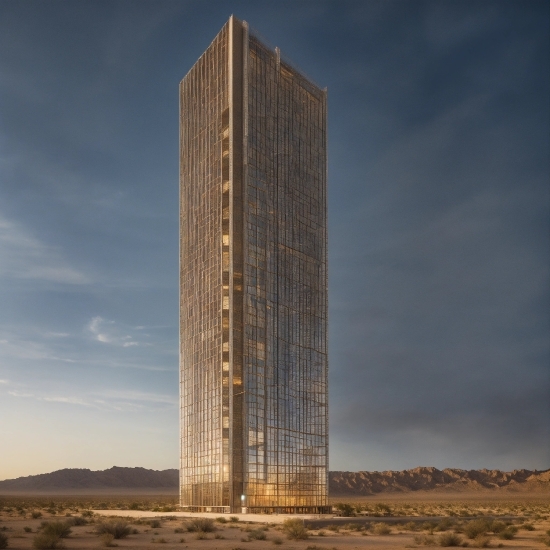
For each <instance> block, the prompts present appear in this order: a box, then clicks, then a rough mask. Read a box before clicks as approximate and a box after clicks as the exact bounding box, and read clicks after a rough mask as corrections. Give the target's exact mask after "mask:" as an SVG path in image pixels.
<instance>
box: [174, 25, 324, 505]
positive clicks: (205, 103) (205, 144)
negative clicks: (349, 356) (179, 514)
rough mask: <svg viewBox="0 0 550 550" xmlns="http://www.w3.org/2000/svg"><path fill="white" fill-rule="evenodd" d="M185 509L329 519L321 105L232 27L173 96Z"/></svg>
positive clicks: (306, 86)
mask: <svg viewBox="0 0 550 550" xmlns="http://www.w3.org/2000/svg"><path fill="white" fill-rule="evenodd" d="M180 148H181V149H180V155H181V157H180V159H181V160H180V231H181V235H180V396H181V401H180V415H181V465H180V467H181V472H180V498H181V505H182V506H189V507H191V508H195V509H203V510H204V509H208V508H210V509H212V510H219V511H222V509H223V510H224V511H238V510H240V508H241V507H247V508H248V510H249V511H276V510H279V511H294V512H299V511H323V510H324V509H325V507H326V506H327V492H328V485H327V476H328V401H327V397H328V395H327V390H328V387H327V369H328V364H327V313H328V307H327V306H328V304H327V231H326V94H325V92H324V91H321V90H319V89H318V88H317V87H316V86H315V85H313V84H312V83H311V82H309V81H308V80H307V79H306V78H304V77H303V76H302V75H301V74H300V73H298V72H297V71H296V70H295V69H293V68H292V67H291V66H290V65H288V64H286V63H284V62H283V61H281V59H280V56H279V53H278V50H276V51H272V50H270V49H269V48H267V47H266V46H265V45H263V44H262V43H261V42H260V41H259V40H258V39H257V38H255V37H254V36H252V35H250V34H249V32H248V28H247V25H246V23H243V22H240V21H238V20H237V19H235V18H233V17H232V18H231V19H230V20H229V21H228V23H227V24H226V25H225V26H224V27H223V29H222V30H221V31H220V33H219V34H218V36H217V37H216V38H215V39H214V41H213V42H212V44H211V45H210V46H209V48H208V49H207V50H206V52H205V53H204V54H203V55H202V56H201V58H200V59H199V60H198V61H197V63H196V64H195V65H194V66H193V68H192V69H191V71H190V72H189V73H188V74H187V76H186V77H185V78H184V79H183V81H182V82H181V85H180Z"/></svg>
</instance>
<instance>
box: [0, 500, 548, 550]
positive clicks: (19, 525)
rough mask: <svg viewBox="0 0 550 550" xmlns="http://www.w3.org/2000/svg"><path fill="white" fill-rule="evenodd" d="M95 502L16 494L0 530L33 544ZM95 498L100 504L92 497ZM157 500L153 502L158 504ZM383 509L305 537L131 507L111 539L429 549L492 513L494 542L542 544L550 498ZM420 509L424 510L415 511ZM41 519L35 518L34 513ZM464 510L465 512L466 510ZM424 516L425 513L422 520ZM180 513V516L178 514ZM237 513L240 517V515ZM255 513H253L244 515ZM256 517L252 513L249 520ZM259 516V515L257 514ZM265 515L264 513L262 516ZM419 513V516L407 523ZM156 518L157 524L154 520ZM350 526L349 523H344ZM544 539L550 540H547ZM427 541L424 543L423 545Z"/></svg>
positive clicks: (242, 549)
mask: <svg viewBox="0 0 550 550" xmlns="http://www.w3.org/2000/svg"><path fill="white" fill-rule="evenodd" d="M83 504H88V505H89V504H93V502H87V503H85V502H79V503H75V502H74V500H73V501H69V500H66V501H64V500H63V499H61V498H59V499H56V501H48V502H46V501H43V500H34V501H33V500H32V499H27V500H23V499H21V498H9V497H0V533H3V534H4V535H6V536H7V537H8V548H27V549H30V548H33V539H34V537H35V536H36V535H37V533H39V532H40V526H41V523H42V522H44V521H57V520H59V521H67V520H69V521H70V520H71V517H69V516H68V514H70V515H71V516H72V517H73V518H74V517H81V516H82V515H83V513H84V514H88V513H89V512H86V508H91V507H92V506H82V505H83ZM96 504H97V503H96ZM158 504H159V503H157V505H158ZM387 507H388V508H389V512H388V510H382V512H384V513H386V514H388V513H389V514H392V515H391V516H386V517H383V516H380V517H367V518H364V519H363V521H359V520H357V519H355V521H356V522H357V521H358V523H355V524H351V522H350V520H347V519H346V518H338V519H334V520H331V522H332V524H331V525H328V526H325V527H323V528H312V529H311V530H310V531H309V538H308V539H307V540H299V541H295V540H288V538H287V536H286V534H285V533H284V531H283V527H282V525H280V524H273V523H271V524H267V523H265V522H254V523H250V522H245V521H242V520H239V521H238V522H231V521H227V518H226V523H220V522H217V521H216V522H215V527H216V531H215V532H213V533H207V534H205V535H202V537H204V538H197V533H194V532H188V530H187V527H188V526H189V524H190V522H191V521H192V520H191V519H188V518H183V517H175V514H173V513H170V512H158V513H157V514H155V515H156V516H160V517H152V515H153V514H151V513H150V512H148V511H132V512H134V514H135V515H139V516H141V517H126V518H125V520H124V521H127V522H128V523H129V524H130V527H131V529H132V530H133V532H132V533H131V534H130V535H129V536H128V537H127V538H124V539H118V540H113V541H112V542H111V544H113V545H118V548H120V549H123V548H128V549H133V548H136V549H159V548H161V549H166V550H172V549H178V550H180V549H182V550H183V549H189V550H191V549H193V550H195V549H204V550H214V549H216V550H247V549H248V550H257V549H270V548H280V549H282V550H291V549H293V550H307V549H309V550H344V549H350V550H351V549H369V548H372V549H376V550H378V549H379V550H392V549H397V548H428V547H429V546H431V545H432V544H431V543H434V544H433V546H435V547H440V546H441V544H440V542H441V541H440V537H441V535H443V534H445V533H449V532H452V531H456V532H458V536H459V537H460V538H461V541H462V542H463V543H467V544H468V547H470V548H474V547H476V545H478V544H479V542H476V541H475V540H470V539H468V538H467V536H466V535H465V534H464V532H463V531H464V527H465V526H466V525H467V523H468V522H469V521H473V520H475V518H476V517H478V518H479V517H482V516H489V515H491V516H492V517H501V518H502V519H503V521H505V522H509V523H511V524H512V525H513V526H515V527H516V528H517V529H518V531H517V534H516V535H515V537H514V538H513V539H512V540H503V539H500V538H499V537H498V535H496V534H494V533H488V535H487V536H489V538H490V542H489V545H490V547H492V548H497V547H500V548H504V549H506V550H508V549H509V550H513V549H518V550H522V549H525V550H527V549H544V548H548V547H549V546H548V545H550V533H548V531H549V530H550V500H549V499H546V501H540V499H536V500H528V499H523V500H522V501H520V502H518V501H517V500H515V501H512V502H508V503H506V502H500V501H489V502H484V503H480V502H476V501H469V502H466V501H463V502H460V503H457V502H456V501H451V502H449V501H440V502H437V503H434V502H432V501H414V502H413V501H410V500H409V501H408V502H407V503H405V502H400V503H399V504H398V505H397V504H395V503H394V504H391V505H388V506H387ZM403 509H405V510H408V511H409V512H410V518H406V517H403V518H399V519H398V521H399V524H398V525H396V524H395V523H389V522H390V521H391V522H395V521H396V520H397V518H395V515H396V514H394V512H399V511H401V510H403ZM128 512H129V511H124V510H103V511H101V514H102V516H99V515H97V514H95V515H93V516H91V517H87V521H88V523H87V524H86V525H79V526H72V527H71V529H72V532H71V534H70V535H69V537H68V538H65V539H63V540H62V542H63V545H64V547H65V548H66V549H68V550H70V549H74V550H79V549H89V548H98V549H101V548H105V544H104V542H103V540H102V539H101V537H100V536H99V535H98V534H97V533H96V528H97V526H98V524H99V523H100V522H101V521H108V520H109V519H111V518H109V515H111V514H112V515H113V516H114V515H118V516H121V515H123V514H125V515H128ZM420 512H422V513H420ZM33 513H34V515H35V516H37V515H38V514H41V517H35V518H33V517H32V515H33ZM464 514H468V515H467V516H465V515H464ZM420 515H422V516H425V517H428V518H430V519H429V521H424V519H425V518H424V517H422V518H420V517H419V516H420ZM178 516H179V514H178ZM241 517H242V516H241ZM442 517H446V518H447V519H446V521H447V522H449V521H451V522H453V523H454V524H453V525H452V526H451V527H448V526H447V530H442V529H443V528H444V527H445V525H444V524H442V523H441V518H442ZM504 518H508V519H504ZM247 519H252V518H247ZM254 519H256V518H254ZM260 519H261V518H260ZM265 519H267V518H265ZM409 519H416V520H417V521H415V522H412V521H410V522H409V521H408V520H409ZM385 521H387V522H388V523H385V525H386V526H387V527H388V528H389V529H390V533H389V534H385V535H382V534H376V527H375V526H374V525H375V524H376V523H379V522H380V523H383V522H385ZM156 522H158V523H156ZM346 524H347V525H346ZM258 534H260V536H262V534H265V536H266V540H257V539H255V538H254V537H256V536H257V535H258ZM545 541H547V542H545ZM426 543H428V544H426Z"/></svg>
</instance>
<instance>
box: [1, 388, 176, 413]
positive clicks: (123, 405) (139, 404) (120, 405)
mask: <svg viewBox="0 0 550 550" xmlns="http://www.w3.org/2000/svg"><path fill="white" fill-rule="evenodd" d="M7 393H8V395H11V396H12V397H16V398H24V399H33V400H36V401H42V402H46V403H60V404H65V405H76V406H77V407H88V408H96V409H98V410H104V411H137V410H146V409H151V410H154V409H159V408H166V407H169V408H173V407H175V406H176V405H177V397H176V396H175V395H168V394H159V393H153V392H144V391H139V390H122V391H117V390H103V391H101V390H100V391H95V392H89V393H82V394H79V392H73V391H70V392H69V395H63V394H62V393H61V394H60V393H46V392H41V391H40V390H38V391H37V390H36V389H28V388H26V387H25V386H24V385H21V388H20V389H14V390H9V391H8V392H7Z"/></svg>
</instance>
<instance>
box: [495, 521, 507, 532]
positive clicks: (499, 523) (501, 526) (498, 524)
mask: <svg viewBox="0 0 550 550" xmlns="http://www.w3.org/2000/svg"><path fill="white" fill-rule="evenodd" d="M505 529H506V524H505V523H504V522H503V521H497V520H495V521H493V523H491V531H492V532H493V533H501V532H502V531H504V530H505Z"/></svg>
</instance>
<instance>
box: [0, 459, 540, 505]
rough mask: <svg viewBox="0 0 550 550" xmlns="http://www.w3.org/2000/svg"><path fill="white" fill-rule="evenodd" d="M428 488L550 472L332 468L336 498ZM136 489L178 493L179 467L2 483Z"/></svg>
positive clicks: (506, 484) (522, 486)
mask: <svg viewBox="0 0 550 550" xmlns="http://www.w3.org/2000/svg"><path fill="white" fill-rule="evenodd" d="M415 491H422V492H424V491H429V492H443V493H456V492H485V491H489V492H495V491H498V492H533V493H541V492H544V493H546V492H550V470H544V471H537V470H534V471H533V470H514V471H512V472H502V471H500V470H485V469H484V470H460V469H456V468H446V469H444V470H438V469H437V468H432V467H419V468H414V469H411V470H403V471H385V472H330V473H329V492H330V496H331V497H360V496H372V495H378V494H388V493H393V494H399V493H411V492H415ZM49 492H52V493H66V494H68V493H75V492H76V493H96V492H110V493H112V494H116V493H127V492H131V493H136V492H143V493H144V492H147V493H150V492H157V493H165V494H177V492H178V470H176V469H170V470H161V471H157V470H148V469H146V468H124V467H119V466H114V467H112V468H109V469H108V470H98V471H92V470H88V469H85V468H66V469H63V470H57V471H55V472H51V473H49V474H40V475H34V476H27V477H18V478H16V479H6V480H4V481H0V493H3V494H12V493H49Z"/></svg>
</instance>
